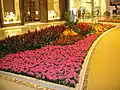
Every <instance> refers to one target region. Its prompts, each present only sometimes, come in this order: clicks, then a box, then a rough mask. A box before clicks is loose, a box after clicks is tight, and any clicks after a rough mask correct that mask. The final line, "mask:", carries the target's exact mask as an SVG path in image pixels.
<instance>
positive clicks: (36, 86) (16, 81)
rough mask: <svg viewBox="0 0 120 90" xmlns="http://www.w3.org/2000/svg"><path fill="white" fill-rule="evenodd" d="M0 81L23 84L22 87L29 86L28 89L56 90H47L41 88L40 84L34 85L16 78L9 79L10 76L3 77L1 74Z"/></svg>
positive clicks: (46, 89) (48, 89)
mask: <svg viewBox="0 0 120 90" xmlns="http://www.w3.org/2000/svg"><path fill="white" fill-rule="evenodd" d="M0 79H4V80H7V81H12V82H14V83H17V84H21V85H24V86H27V87H30V88H34V89H37V90H54V89H50V88H47V87H43V86H40V85H38V84H34V83H31V82H27V81H23V80H18V79H16V78H13V77H8V76H5V75H1V74H0Z"/></svg>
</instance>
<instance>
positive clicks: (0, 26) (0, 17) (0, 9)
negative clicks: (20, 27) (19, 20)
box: [0, 0, 3, 28]
mask: <svg viewBox="0 0 120 90" xmlns="http://www.w3.org/2000/svg"><path fill="white" fill-rule="evenodd" d="M2 27H3V14H2V3H1V0H0V28H2Z"/></svg>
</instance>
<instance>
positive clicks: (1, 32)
mask: <svg viewBox="0 0 120 90" xmlns="http://www.w3.org/2000/svg"><path fill="white" fill-rule="evenodd" d="M63 23H64V21H58V22H50V23H29V24H25V25H24V26H13V27H4V28H0V40H2V39H4V38H5V37H8V36H10V37H11V36H15V35H20V34H23V33H27V32H28V30H30V31H31V32H32V31H35V30H36V29H37V30H40V29H42V28H46V27H50V26H51V25H52V26H53V25H54V26H55V25H60V24H63Z"/></svg>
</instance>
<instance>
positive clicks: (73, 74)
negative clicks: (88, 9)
mask: <svg viewBox="0 0 120 90" xmlns="http://www.w3.org/2000/svg"><path fill="white" fill-rule="evenodd" d="M97 37H98V34H93V35H89V36H87V37H86V38H84V40H79V41H78V42H76V43H75V44H72V45H67V46H59V45H56V46H53V45H48V46H45V47H42V48H40V49H36V50H26V51H21V52H17V53H16V54H12V53H11V54H8V55H7V56H5V57H3V58H1V59H0V69H1V70H5V71H10V72H14V73H18V74H22V75H27V76H32V77H35V78H38V79H43V80H47V81H51V82H55V83H59V84H63V85H67V86H72V87H74V86H75V85H76V83H77V82H78V75H79V73H80V69H81V65H82V63H83V60H84V58H85V55H86V53H87V50H88V49H89V47H90V45H91V44H92V42H93V41H94V40H95V39H96V38H97Z"/></svg>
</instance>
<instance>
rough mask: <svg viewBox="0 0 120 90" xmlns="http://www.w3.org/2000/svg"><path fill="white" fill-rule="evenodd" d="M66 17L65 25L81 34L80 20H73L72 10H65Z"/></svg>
mask: <svg viewBox="0 0 120 90" xmlns="http://www.w3.org/2000/svg"><path fill="white" fill-rule="evenodd" d="M64 17H65V21H66V22H65V24H64V25H65V26H66V27H68V28H70V29H72V30H73V31H74V32H77V33H79V34H80V30H79V28H78V27H77V23H78V20H76V22H74V21H72V20H71V14H70V12H65V15H64Z"/></svg>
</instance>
